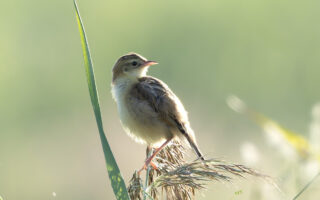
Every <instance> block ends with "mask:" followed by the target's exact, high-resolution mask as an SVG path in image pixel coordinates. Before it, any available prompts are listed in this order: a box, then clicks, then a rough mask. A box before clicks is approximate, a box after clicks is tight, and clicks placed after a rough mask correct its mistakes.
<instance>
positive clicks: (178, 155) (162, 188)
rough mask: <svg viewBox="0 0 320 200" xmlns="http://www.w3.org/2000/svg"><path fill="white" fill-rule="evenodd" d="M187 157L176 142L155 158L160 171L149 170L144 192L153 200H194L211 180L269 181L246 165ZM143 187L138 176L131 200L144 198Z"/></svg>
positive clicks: (135, 176) (134, 179) (131, 188)
mask: <svg viewBox="0 0 320 200" xmlns="http://www.w3.org/2000/svg"><path fill="white" fill-rule="evenodd" d="M185 155H186V152H185V148H184V147H183V146H182V145H181V144H180V143H179V142H177V141H175V142H173V143H172V144H171V145H168V146H167V147H166V148H164V149H163V150H162V151H161V152H159V154H158V155H157V156H156V157H155V159H154V163H155V164H156V165H157V166H158V169H151V170H150V172H149V185H148V187H147V188H146V190H145V191H146V192H147V193H148V194H149V195H150V196H151V197H152V198H153V199H154V200H157V199H161V197H163V199H167V200H176V199H179V200H192V199H194V196H195V193H196V191H199V190H201V189H204V188H205V186H206V184H207V183H208V182H209V181H226V182H229V181H231V180H232V176H236V177H245V176H246V175H251V176H256V177H262V178H263V179H266V180H268V179H269V177H267V176H265V175H263V174H260V173H258V172H256V171H255V170H253V169H250V168H248V167H246V166H244V165H238V164H228V163H226V162H224V161H221V160H214V159H210V160H206V161H202V160H195V161H192V162H187V161H186V159H185ZM138 182H139V184H138ZM139 185H140V187H139ZM142 188H143V186H142V184H141V179H140V177H138V176H137V174H136V173H135V174H134V177H133V178H132V180H131V182H130V185H129V188H128V190H129V194H130V197H131V199H132V200H135V199H138V200H140V199H141V196H142V192H143V189H142ZM139 195H140V196H139ZM164 197H165V198H164Z"/></svg>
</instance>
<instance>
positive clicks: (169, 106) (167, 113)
mask: <svg viewBox="0 0 320 200" xmlns="http://www.w3.org/2000/svg"><path fill="white" fill-rule="evenodd" d="M131 96H135V98H138V99H139V100H141V101H146V102H147V104H148V105H149V106H150V107H151V108H152V109H153V110H154V112H156V113H157V115H158V116H159V119H160V120H162V121H164V122H165V123H166V124H167V125H169V126H173V127H177V128H179V129H180V128H183V124H184V121H185V120H187V119H185V118H186V114H184V113H183V112H185V110H184V108H183V106H182V104H181V103H180V100H179V99H178V98H177V97H176V95H175V94H174V93H173V92H172V91H171V90H170V89H169V88H168V86H167V85H166V84H165V83H163V82H162V81H160V80H158V79H156V78H153V77H143V78H140V79H139V82H138V83H137V84H136V85H135V86H134V87H133V88H132V90H131ZM177 104H181V105H177Z"/></svg>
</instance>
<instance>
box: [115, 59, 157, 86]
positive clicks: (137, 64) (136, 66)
mask: <svg viewBox="0 0 320 200" xmlns="http://www.w3.org/2000/svg"><path fill="white" fill-rule="evenodd" d="M155 64H158V63H157V62H154V61H149V60H147V59H146V58H144V57H142V56H140V55H139V54H137V53H129V54H126V55H124V56H121V57H120V58H119V59H118V60H117V62H116V64H115V65H114V67H113V69H112V72H113V77H112V82H113V83H114V82H115V81H116V80H117V79H119V78H128V79H133V80H136V79H138V78H140V77H143V76H145V75H146V73H147V71H148V68H149V66H151V65H155Z"/></svg>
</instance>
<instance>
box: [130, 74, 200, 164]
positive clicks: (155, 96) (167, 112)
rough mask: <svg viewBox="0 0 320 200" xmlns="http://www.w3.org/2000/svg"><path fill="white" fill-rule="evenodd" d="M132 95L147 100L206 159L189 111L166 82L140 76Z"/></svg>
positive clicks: (160, 116)
mask: <svg viewBox="0 0 320 200" xmlns="http://www.w3.org/2000/svg"><path fill="white" fill-rule="evenodd" d="M131 96H135V98H138V99H139V100H140V101H145V102H147V105H149V106H150V108H152V110H153V111H154V112H155V113H157V116H158V117H159V119H160V120H162V121H163V122H165V123H166V124H167V125H168V126H169V127H171V128H176V129H177V130H178V131H179V132H180V133H181V134H182V135H183V136H184V137H185V138H186V139H187V140H188V142H189V144H190V146H191V147H192V148H193V149H194V150H195V152H196V154H197V155H198V157H199V158H201V159H202V160H204V158H203V155H202V153H201V152H200V150H199V148H198V146H197V144H196V141H195V137H194V134H193V131H192V129H191V128H190V126H189V122H188V116H187V112H186V111H185V109H184V107H183V105H182V103H181V102H180V100H179V98H178V97H177V96H176V95H175V94H174V93H173V92H172V91H171V90H170V89H169V87H168V86H167V85H166V84H165V83H163V82H162V81H160V80H158V79H156V78H153V77H143V78H140V79H139V82H138V83H137V84H136V85H135V86H134V87H133V88H132V90H131Z"/></svg>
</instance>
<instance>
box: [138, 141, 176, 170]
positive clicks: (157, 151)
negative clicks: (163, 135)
mask: <svg viewBox="0 0 320 200" xmlns="http://www.w3.org/2000/svg"><path fill="white" fill-rule="evenodd" d="M171 140H172V138H170V139H167V140H166V141H165V142H164V143H163V144H162V145H161V146H160V147H159V148H157V149H156V150H155V151H154V153H153V154H152V155H151V156H150V157H149V158H148V159H147V160H146V162H145V163H144V165H143V167H142V168H141V169H140V170H139V171H138V174H140V173H141V172H142V171H143V170H145V169H147V167H148V165H149V164H151V165H152V167H153V168H155V167H156V166H155V164H154V163H152V159H153V158H154V157H155V156H156V155H157V154H158V153H159V152H160V151H161V149H163V148H164V147H165V146H166V145H167V144H168V143H169V142H170V141H171ZM156 168H157V167H156Z"/></svg>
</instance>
